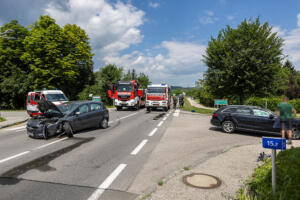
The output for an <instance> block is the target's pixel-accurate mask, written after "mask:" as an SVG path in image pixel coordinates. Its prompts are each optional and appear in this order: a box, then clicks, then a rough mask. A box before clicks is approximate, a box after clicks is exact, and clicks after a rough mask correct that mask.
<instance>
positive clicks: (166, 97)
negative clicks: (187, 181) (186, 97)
mask: <svg viewBox="0 0 300 200" xmlns="http://www.w3.org/2000/svg"><path fill="white" fill-rule="evenodd" d="M170 105H171V88H170V86H169V85H168V84H166V83H162V84H149V85H148V87H147V95H146V108H147V111H151V110H153V109H156V108H162V109H163V110H164V111H167V110H169V109H170Z"/></svg>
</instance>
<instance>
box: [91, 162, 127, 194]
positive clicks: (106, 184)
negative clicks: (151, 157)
mask: <svg viewBox="0 0 300 200" xmlns="http://www.w3.org/2000/svg"><path fill="white" fill-rule="evenodd" d="M126 166H127V165H126V164H120V165H119V166H118V167H117V168H116V169H115V170H114V171H113V172H112V173H111V174H110V175H109V176H108V177H107V178H106V179H105V180H104V182H103V183H102V184H101V185H99V187H98V189H96V190H95V191H94V192H93V194H92V195H91V196H90V197H89V198H88V200H97V199H99V197H100V196H101V195H102V194H103V192H104V191H105V189H107V188H108V187H109V186H110V185H111V184H112V182H113V181H114V180H115V179H116V178H117V177H118V175H119V174H120V173H121V172H122V171H123V170H124V169H125V167H126Z"/></svg>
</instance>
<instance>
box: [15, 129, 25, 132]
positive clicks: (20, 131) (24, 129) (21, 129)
mask: <svg viewBox="0 0 300 200" xmlns="http://www.w3.org/2000/svg"><path fill="white" fill-rule="evenodd" d="M25 130H26V128H24V129H21V130H16V132H21V131H25Z"/></svg>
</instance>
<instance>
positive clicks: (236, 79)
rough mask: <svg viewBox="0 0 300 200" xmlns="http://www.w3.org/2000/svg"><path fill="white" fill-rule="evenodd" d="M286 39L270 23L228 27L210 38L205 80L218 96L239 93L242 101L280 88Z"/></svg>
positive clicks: (256, 22)
mask: <svg viewBox="0 0 300 200" xmlns="http://www.w3.org/2000/svg"><path fill="white" fill-rule="evenodd" d="M282 46H283V40H282V39H281V38H279V37H278V36H277V34H276V33H273V32H272V27H270V26H269V24H268V23H264V24H261V23H260V20H259V18H257V19H256V20H255V21H253V20H244V21H243V22H242V23H241V24H239V25H238V27H237V28H236V29H234V28H231V27H230V26H227V27H226V28H225V29H222V30H221V31H220V32H219V34H218V37H217V38H213V37H212V38H211V40H210V41H209V43H208V47H207V49H206V55H204V62H205V64H206V65H207V67H208V69H207V72H206V74H205V81H206V83H207V85H208V86H209V88H210V91H211V92H212V94H213V95H214V96H216V97H219V98H220V97H221V98H222V97H225V96H228V95H234V96H238V97H239V99H240V103H243V101H244V100H245V98H247V97H249V96H251V95H256V96H264V95H269V94H274V93H275V92H276V90H277V88H278V83H277V80H278V76H279V71H280V69H281V60H282Z"/></svg>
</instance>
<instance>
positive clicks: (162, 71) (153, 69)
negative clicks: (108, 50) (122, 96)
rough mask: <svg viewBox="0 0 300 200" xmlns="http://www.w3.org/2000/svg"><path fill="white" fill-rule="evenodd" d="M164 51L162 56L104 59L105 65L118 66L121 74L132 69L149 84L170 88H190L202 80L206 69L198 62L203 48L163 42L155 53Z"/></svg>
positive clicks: (191, 44)
mask: <svg viewBox="0 0 300 200" xmlns="http://www.w3.org/2000/svg"><path fill="white" fill-rule="evenodd" d="M157 49H159V50H164V51H166V52H167V53H166V55H164V54H161V53H156V54H154V55H151V54H149V52H148V53H147V54H144V53H142V52H139V51H134V52H132V53H130V54H125V55H122V56H111V57H106V58H105V61H106V62H107V63H114V64H116V65H118V66H122V67H123V68H124V70H125V71H127V70H128V69H130V68H135V69H136V70H137V71H138V72H144V73H146V74H148V75H149V77H150V79H151V80H152V81H153V82H163V81H167V82H169V83H170V84H172V85H184V86H194V82H195V81H196V80H198V79H199V78H202V75H203V72H204V71H205V69H206V67H205V66H204V64H203V62H202V58H203V57H202V55H203V54H205V49H206V46H205V45H201V44H194V43H190V42H178V41H163V42H162V43H161V44H160V45H159V47H158V46H156V48H155V50H157Z"/></svg>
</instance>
